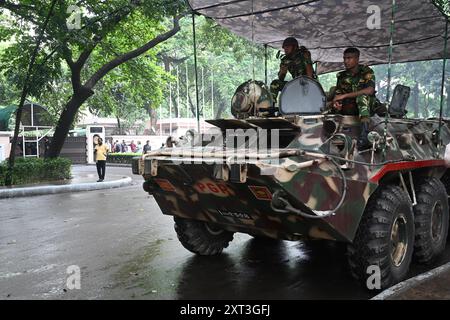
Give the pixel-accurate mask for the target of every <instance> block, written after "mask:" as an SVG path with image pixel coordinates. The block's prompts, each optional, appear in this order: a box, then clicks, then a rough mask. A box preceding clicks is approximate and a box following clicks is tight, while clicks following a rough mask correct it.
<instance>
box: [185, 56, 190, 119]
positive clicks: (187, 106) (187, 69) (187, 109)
mask: <svg viewBox="0 0 450 320" xmlns="http://www.w3.org/2000/svg"><path fill="white" fill-rule="evenodd" d="M186 118H188V119H189V118H190V116H189V67H188V62H187V60H186Z"/></svg>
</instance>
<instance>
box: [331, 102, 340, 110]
mask: <svg viewBox="0 0 450 320" xmlns="http://www.w3.org/2000/svg"><path fill="white" fill-rule="evenodd" d="M333 107H334V108H335V109H336V110H338V111H341V110H342V102H340V101H334V102H333Z"/></svg>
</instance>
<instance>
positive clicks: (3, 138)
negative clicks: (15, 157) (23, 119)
mask: <svg viewBox="0 0 450 320" xmlns="http://www.w3.org/2000/svg"><path fill="white" fill-rule="evenodd" d="M10 137H11V134H10V132H0V146H2V150H3V152H2V153H3V159H2V158H1V156H2V155H1V154H0V161H3V160H5V159H6V158H8V157H9V154H10V152H11V143H10V142H9V139H10Z"/></svg>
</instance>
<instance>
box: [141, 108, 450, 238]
mask: <svg viewBox="0 0 450 320" xmlns="http://www.w3.org/2000/svg"><path fill="white" fill-rule="evenodd" d="M277 119H279V118H277ZM267 120H270V119H267ZM273 121H274V123H280V125H279V126H280V127H281V122H276V121H275V119H273ZM286 121H289V122H290V123H291V124H292V126H294V127H296V128H298V129H299V130H293V129H286V128H285V130H287V131H291V132H295V133H294V134H293V135H292V137H291V138H290V142H289V143H288V144H287V145H285V146H281V149H280V150H272V151H273V152H278V151H280V152H282V151H295V150H306V151H311V152H313V153H316V154H330V155H337V156H342V157H346V159H353V160H355V161H360V162H366V163H370V162H371V158H372V152H371V151H370V150H369V151H368V152H363V153H361V154H360V153H359V152H358V150H356V147H355V145H356V143H355V141H356V139H357V137H358V135H359V130H360V121H359V117H354V116H342V115H318V116H304V117H302V116H294V117H290V118H287V119H286ZM226 123H227V122H226V121H224V122H222V126H226ZM229 123H232V124H233V127H234V128H235V127H236V126H238V125H239V123H240V124H241V126H242V127H243V128H248V126H249V125H250V124H252V125H253V126H255V125H257V124H259V125H260V126H267V123H268V122H264V121H255V120H254V119H248V120H232V121H230V122H229ZM222 128H223V127H222ZM438 128H439V121H438V120H432V119H431V120H420V119H391V120H390V123H389V125H388V141H389V143H388V147H387V148H388V152H387V155H386V160H387V161H397V162H399V163H400V164H409V165H411V166H413V167H414V164H415V163H416V162H417V161H421V160H436V159H442V158H443V154H444V150H445V148H442V147H441V148H437V147H436V143H435V142H434V141H433V138H432V136H433V132H437V130H438ZM370 130H371V131H375V132H377V133H378V134H379V135H380V136H382V135H383V132H384V118H380V117H378V116H374V117H371V118H370ZM339 137H348V139H347V140H345V139H338V138H339ZM441 138H442V141H443V142H444V145H445V144H447V143H448V142H450V130H449V128H448V123H447V122H446V123H445V125H444V126H443V128H442V136H441ZM343 141H344V143H343ZM345 141H347V142H345ZM179 149H182V148H179ZM199 150H202V148H200V149H199ZM208 150H209V149H208ZM212 150H213V149H212ZM181 151H182V150H180V152H179V153H180V154H182V152H181ZM187 151H189V150H187ZM209 151H211V150H209ZM223 151H224V150H223V149H221V148H217V150H216V152H217V154H218V157H222V156H219V154H220V152H223ZM159 152H160V151H153V152H152V153H151V154H149V155H147V156H145V159H143V158H142V159H140V160H139V165H138V167H139V168H140V170H139V171H140V173H141V174H143V175H144V178H145V180H146V181H147V184H148V186H149V189H151V190H150V193H151V194H153V195H154V197H155V199H156V201H157V202H158V204H159V206H160V208H161V210H162V212H163V213H164V214H168V215H176V216H180V217H185V218H190V219H196V220H201V221H207V222H212V223H216V224H219V225H220V226H221V227H223V228H224V229H227V230H230V231H237V232H245V233H249V234H261V235H265V236H268V237H273V238H281V239H288V240H295V239H300V238H314V239H331V240H336V241H344V242H351V241H353V238H354V236H355V233H356V231H357V229H358V226H359V222H360V220H361V217H362V215H363V213H364V210H365V207H366V204H367V201H368V199H369V198H370V196H371V195H372V193H373V192H374V191H375V190H376V189H377V187H378V185H379V184H380V183H383V179H382V178H385V177H386V176H382V174H383V172H385V171H386V174H391V175H394V176H395V175H397V177H398V173H397V172H395V171H394V172H389V170H391V169H389V165H391V166H392V164H387V165H374V166H368V165H364V164H359V163H349V162H346V161H343V160H339V161H338V164H339V165H341V168H342V170H343V172H344V175H345V178H346V182H347V193H346V197H345V199H344V203H343V205H342V207H341V208H340V209H339V210H338V211H337V212H336V214H335V215H333V216H330V217H328V218H323V219H308V218H303V217H301V216H299V215H296V214H294V213H277V212H275V211H274V210H273V209H272V207H271V197H272V195H273V194H274V193H275V192H276V191H277V190H283V191H284V192H285V193H286V194H287V198H288V199H289V201H290V202H291V203H292V204H293V205H294V206H295V207H298V208H302V207H304V206H305V205H306V206H308V207H309V208H311V209H313V210H322V211H323V210H331V209H333V208H334V207H335V206H336V205H337V203H338V202H339V200H340V199H341V196H342V195H343V189H342V188H343V184H342V178H341V176H340V174H339V170H338V169H337V168H336V166H335V165H334V164H333V163H332V162H330V161H325V162H323V163H320V164H317V165H313V166H310V167H308V168H302V169H297V170H295V169H294V170H288V169H287V168H290V167H289V166H290V165H292V164H298V163H304V162H305V161H309V160H314V159H315V158H314V156H310V155H309V154H305V155H299V156H292V157H287V158H282V159H280V160H279V164H277V165H273V168H274V171H273V172H272V173H271V174H269V175H261V172H262V170H263V169H264V167H267V166H271V163H272V162H273V161H272V160H265V161H250V160H248V159H247V160H245V159H242V160H241V163H246V164H247V170H248V171H247V180H246V182H245V183H238V182H232V181H230V180H228V181H224V180H222V179H218V178H216V175H215V171H216V170H215V169H216V168H215V166H218V165H217V164H206V163H201V161H202V160H201V159H200V162H197V163H195V164H179V163H176V162H175V161H174V159H175V158H171V157H170V156H165V157H161V156H160V155H159ZM255 152H256V150H255ZM238 153H239V152H238ZM373 157H374V163H375V164H376V163H381V162H383V161H384V158H383V154H382V152H381V147H380V146H378V147H377V148H376V152H374V154H373ZM151 159H159V160H158V172H157V175H156V176H152V175H151V174H150V171H149V170H148V168H149V165H147V163H148V162H150V161H151ZM216 160H217V159H216ZM421 170H426V172H425V173H422V174H427V175H436V176H437V177H440V175H442V174H443V173H444V167H443V164H442V163H438V166H437V167H436V169H435V170H427V168H422V169H421Z"/></svg>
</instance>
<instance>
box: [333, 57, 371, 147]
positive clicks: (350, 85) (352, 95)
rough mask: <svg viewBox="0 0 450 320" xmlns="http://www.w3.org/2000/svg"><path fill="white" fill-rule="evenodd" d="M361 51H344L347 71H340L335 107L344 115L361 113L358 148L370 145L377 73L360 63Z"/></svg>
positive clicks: (334, 100)
mask: <svg viewBox="0 0 450 320" xmlns="http://www.w3.org/2000/svg"><path fill="white" fill-rule="evenodd" d="M359 56H360V52H359V50H358V49H356V48H348V49H346V50H345V51H344V65H345V71H342V72H340V73H338V75H337V85H336V91H335V96H334V99H333V108H334V109H335V110H336V111H337V113H340V114H343V115H359V117H360V119H361V135H360V137H359V139H358V149H360V150H364V149H367V148H368V147H369V142H368V140H367V133H368V123H369V117H370V114H371V109H372V106H373V104H374V102H375V99H376V98H375V74H374V72H373V70H372V69H371V68H369V67H368V66H364V65H361V64H359Z"/></svg>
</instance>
